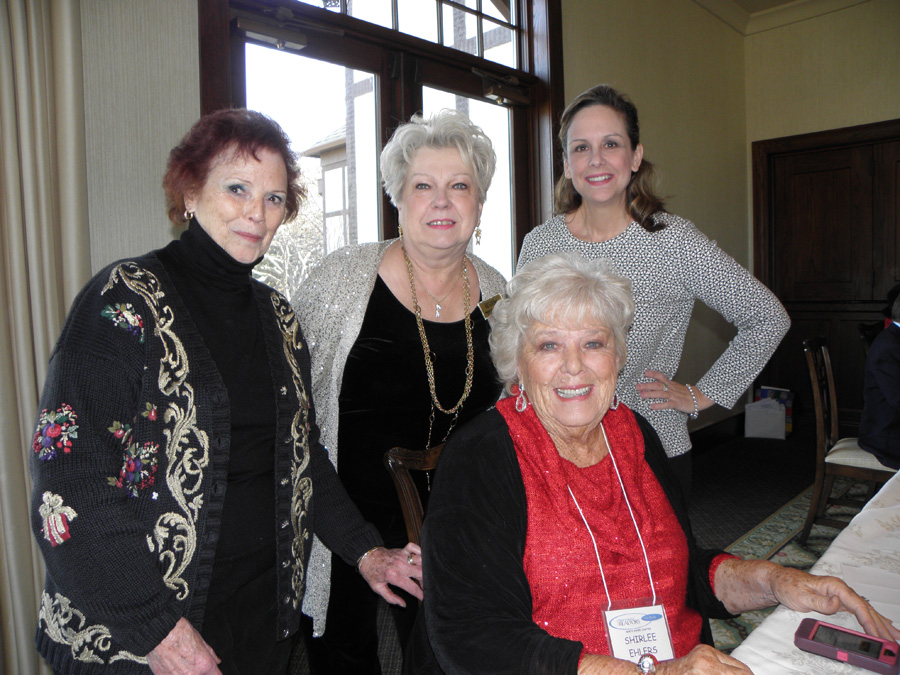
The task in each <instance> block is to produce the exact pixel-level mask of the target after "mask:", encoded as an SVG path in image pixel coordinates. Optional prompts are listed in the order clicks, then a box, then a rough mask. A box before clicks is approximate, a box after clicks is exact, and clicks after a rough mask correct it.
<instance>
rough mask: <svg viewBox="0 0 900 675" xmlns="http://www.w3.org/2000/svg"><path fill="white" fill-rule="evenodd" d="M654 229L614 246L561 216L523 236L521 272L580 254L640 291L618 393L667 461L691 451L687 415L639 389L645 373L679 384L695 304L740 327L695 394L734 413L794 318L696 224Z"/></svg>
mask: <svg viewBox="0 0 900 675" xmlns="http://www.w3.org/2000/svg"><path fill="white" fill-rule="evenodd" d="M653 218H654V220H655V221H657V222H663V223H665V224H666V227H664V228H663V229H662V230H659V231H657V232H648V231H647V230H645V229H644V228H643V227H641V226H640V225H638V224H637V223H635V222H632V223H631V225H629V226H628V229H626V230H625V231H624V232H623V233H622V234H620V235H618V236H616V237H613V238H612V239H610V240H608V241H601V242H588V241H582V240H581V239H577V238H576V237H574V236H572V234H571V233H570V232H569V230H568V228H567V227H566V224H565V218H564V217H563V216H561V215H560V216H554V217H553V218H551V219H550V220H548V221H547V222H546V223H544V224H543V225H541V226H540V227H537V228H535V229H534V230H533V231H532V232H530V233H529V234H528V235H526V237H525V241H524V243H523V245H522V252H521V253H520V254H519V262H518V267H517V269H522V267H523V266H524V265H526V264H528V263H529V262H530V261H532V260H534V259H535V258H539V257H541V256H544V255H547V254H548V253H557V252H560V251H579V252H581V254H582V255H584V256H585V257H587V258H592V259H593V258H608V259H609V260H610V261H611V262H612V263H613V264H614V265H615V266H616V268H617V269H618V270H619V273H620V274H621V275H622V276H624V277H627V278H628V279H630V280H631V283H632V285H633V290H634V302H635V316H634V324H633V325H632V328H631V331H630V332H629V334H628V358H627V360H626V363H625V368H624V370H623V371H622V373H620V374H619V382H618V386H617V388H616V391H617V393H618V395H619V398H620V399H621V400H622V401H624V402H625V404H626V405H628V407H630V408H631V409H632V410H635V411H637V412H639V413H640V414H641V415H643V416H644V417H646V418H647V419H648V420H649V421H650V423H651V424H652V425H653V428H654V429H656V432H657V433H658V434H659V436H660V438H661V439H662V442H663V446H664V447H665V449H666V453H667V454H668V455H669V457H675V456H677V455H681V454H683V453H685V452H687V451H688V450H690V449H691V443H690V439H689V437H688V432H687V419H688V416H687V414H686V413H683V412H680V411H677V410H651V409H650V405H649V404H650V402H651V400H647V401H644V399H642V398H641V397H640V395H639V394H638V392H637V389H636V388H635V384H637V383H638V382H650V381H651V380H649V379H648V378H646V377H644V374H643V373H644V371H645V370H658V371H661V372H663V373H665V374H666V375H667V376H668V377H670V378H671V377H674V376H675V373H676V371H677V370H678V364H679V362H680V360H681V351H682V348H683V346H684V338H685V335H686V333H687V328H688V323H689V322H690V319H691V312H692V310H693V307H694V300H695V299H699V300H701V301H703V302H704V303H705V304H706V305H708V306H709V307H710V308H712V309H714V310H716V311H717V312H718V313H719V314H721V315H722V316H723V317H724V318H725V319H727V320H728V321H729V322H731V323H732V324H734V325H735V326H736V327H737V335H736V336H735V338H734V339H733V340H732V341H731V344H730V345H729V346H728V349H726V350H725V352H724V353H723V354H722V355H721V356H720V357H719V359H718V360H717V361H716V362H715V363H714V364H713V366H712V367H711V368H710V369H709V371H708V372H707V373H706V375H704V376H703V377H702V378H701V379H700V381H699V382H697V386H698V387H699V388H700V390H701V391H702V392H703V393H704V394H706V395H707V396H708V397H709V398H711V399H712V400H713V401H715V402H716V403H718V404H719V405H721V406H723V407H726V408H731V407H732V406H733V405H734V404H735V403H736V402H737V400H738V399H739V398H740V396H741V395H742V394H743V393H744V392H745V391H746V390H747V387H749V386H750V385H751V384H752V382H753V380H754V379H755V378H756V376H757V375H758V374H759V372H760V371H761V370H762V368H763V366H765V365H766V362H767V361H768V360H769V358H770V357H771V356H772V354H773V352H774V351H775V348H776V347H778V344H779V343H780V342H781V338H783V337H784V334H785V333H787V330H788V328H789V327H790V323H791V322H790V318H789V317H788V315H787V312H786V311H785V310H784V307H782V305H781V303H780V302H779V301H778V299H777V298H776V297H775V296H774V295H773V293H772V292H771V291H770V290H769V289H768V288H766V287H765V286H764V285H763V284H762V283H760V282H759V280H757V279H756V278H755V277H754V276H753V275H752V274H750V272H748V271H747V270H746V269H744V268H743V267H742V266H741V265H739V264H738V263H737V262H736V261H735V260H734V259H733V258H732V257H731V256H729V255H728V254H727V253H725V252H724V251H723V250H722V249H720V248H719V247H718V246H717V245H716V243H715V242H714V241H712V240H710V239H709V238H707V237H706V235H704V234H703V233H702V232H700V230H698V229H697V228H696V227H695V226H694V224H693V223H691V222H690V221H689V220H685V219H684V218H680V217H679V216H676V215H672V214H669V213H659V214H656V215H655V216H654V217H653Z"/></svg>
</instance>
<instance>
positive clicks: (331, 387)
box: [293, 110, 505, 675]
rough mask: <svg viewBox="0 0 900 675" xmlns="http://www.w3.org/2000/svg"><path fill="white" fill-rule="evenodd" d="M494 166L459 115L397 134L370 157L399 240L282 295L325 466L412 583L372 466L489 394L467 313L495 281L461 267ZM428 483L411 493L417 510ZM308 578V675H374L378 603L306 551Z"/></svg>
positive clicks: (380, 478)
mask: <svg viewBox="0 0 900 675" xmlns="http://www.w3.org/2000/svg"><path fill="white" fill-rule="evenodd" d="M495 163H496V157H495V154H494V150H493V147H492V146H491V141H490V139H489V138H488V137H487V136H485V135H484V132H483V131H482V130H481V129H480V128H479V127H478V126H477V125H475V124H473V123H472V122H471V120H469V118H468V117H466V116H465V115H464V114H462V113H459V112H456V111H452V110H444V111H442V112H441V113H439V114H437V115H434V116H433V117H429V118H423V117H421V116H418V115H416V116H414V117H413V118H412V119H411V120H410V121H409V122H408V123H406V124H402V125H400V127H398V128H397V130H396V131H395V132H394V135H393V137H392V138H391V140H390V141H389V142H388V144H387V145H386V146H385V148H384V151H383V152H382V153H381V171H382V178H383V181H384V189H385V191H386V192H387V194H388V195H389V196H390V198H391V201H392V202H393V203H394V205H395V206H396V207H397V212H398V218H399V224H400V237H399V238H398V239H391V240H388V241H383V242H378V243H372V244H361V245H359V246H351V247H347V248H344V249H341V250H339V251H336V252H335V253H333V254H331V255H329V256H327V257H326V258H325V260H324V261H323V262H322V263H321V265H320V266H319V267H318V268H316V269H315V270H313V272H312V273H311V274H310V276H309V278H308V279H307V280H306V281H305V282H304V283H303V284H302V286H301V287H300V289H299V291H298V292H297V293H295V294H294V295H293V297H294V298H295V300H294V302H295V307H296V308H297V312H298V314H299V315H300V317H301V319H302V321H303V326H304V330H305V331H306V334H307V336H308V337H309V342H310V348H311V350H312V359H313V396H314V399H315V401H316V407H317V410H318V411H319V418H318V419H319V423H320V425H321V427H322V434H323V440H324V443H325V445H326V446H327V447H328V450H329V456H330V457H331V461H332V462H333V463H334V464H335V465H336V466H337V468H338V473H339V475H340V477H341V480H342V481H343V483H344V485H345V486H346V488H347V491H348V492H349V493H350V497H351V498H352V499H353V501H354V502H356V504H357V506H358V507H359V509H360V511H362V512H363V513H364V514H365V515H366V517H367V518H368V519H370V522H373V523H374V524H375V526H376V527H377V528H378V530H379V532H380V533H381V535H382V536H383V537H384V538H385V539H386V540H387V541H391V542H396V544H397V546H405V547H406V551H407V554H406V555H407V557H406V558H405V560H406V562H408V563H409V564H408V565H407V567H408V569H409V571H410V573H411V574H420V573H421V567H420V564H421V557H420V551H419V547H418V546H417V545H416V544H413V543H408V540H407V534H406V527H405V525H404V521H403V514H402V511H401V508H400V501H399V499H398V497H397V493H396V490H395V488H394V484H393V481H392V479H391V477H390V474H389V473H388V471H387V469H385V468H384V465H383V458H384V454H385V452H386V451H388V450H390V449H391V448H393V447H397V446H400V447H403V448H408V449H413V450H422V451H424V450H426V449H428V448H430V447H432V446H435V445H439V444H441V443H443V442H444V441H445V440H446V439H447V437H448V435H449V434H450V432H451V431H452V430H453V429H454V428H455V427H456V426H457V425H458V424H461V423H462V422H465V421H466V420H468V419H471V418H472V417H474V416H475V415H477V414H478V413H480V412H481V411H483V410H485V409H486V408H487V407H488V406H490V405H493V403H494V402H495V401H496V400H497V397H498V396H499V394H500V386H499V384H498V382H497V375H496V372H495V370H494V366H493V364H492V363H491V357H490V349H489V347H488V333H489V328H488V323H487V319H486V316H485V314H484V313H482V312H481V311H480V310H479V308H478V304H479V302H480V301H481V300H482V299H487V298H491V297H492V296H495V295H497V294H499V293H501V292H502V291H503V289H504V287H505V280H504V279H503V277H502V276H501V275H500V273H499V272H497V270H495V269H493V268H492V267H490V266H489V265H487V264H486V263H484V262H483V261H482V260H480V259H479V258H477V257H475V256H474V255H468V254H467V253H466V250H467V248H468V246H469V244H470V242H471V239H472V235H473V233H474V234H475V237H476V238H477V237H479V236H480V234H479V232H480V218H481V210H482V205H483V204H484V200H485V198H486V195H487V191H488V187H490V184H491V178H492V176H493V173H494V165H495ZM416 473H421V472H416ZM429 480H430V478H429V477H427V476H423V477H422V479H421V481H419V485H418V487H419V492H420V496H421V499H422V503H423V504H425V503H427V498H428V481H429ZM329 564H330V572H329ZM310 569H311V572H310V589H311V590H312V591H313V592H312V593H307V605H305V611H306V612H307V614H309V615H310V616H312V617H314V627H313V630H314V632H315V634H317V635H318V634H322V633H323V631H324V635H322V637H321V638H319V639H315V640H312V641H311V642H310V645H309V646H310V656H311V659H310V660H311V665H312V671H313V673H326V674H328V675H335V674H339V673H351V674H352V675H365V674H368V673H372V674H375V675H377V673H380V672H381V670H380V666H379V663H378V655H377V646H378V639H377V638H378V635H377V631H376V614H377V596H375V594H374V593H372V592H371V591H370V590H369V589H368V587H367V586H366V585H365V584H360V583H359V582H360V581H361V578H360V576H359V575H358V574H357V573H356V570H355V569H354V567H353V566H352V565H347V564H345V563H344V562H343V561H342V560H341V559H340V558H338V557H337V556H331V555H330V554H328V552H327V551H325V549H324V548H322V547H321V546H320V544H319V543H318V542H317V543H316V544H315V546H314V550H313V564H312V565H311V568H310ZM329 581H330V590H329ZM329 595H330V598H329ZM403 598H404V600H402V601H401V602H404V603H405V604H406V608H405V609H396V610H395V611H394V612H393V617H394V620H395V621H394V623H395V626H396V627H397V631H398V634H399V636H400V640H401V642H405V641H406V638H407V637H408V635H409V631H410V629H411V626H412V621H413V619H414V617H415V613H416V609H417V606H418V605H417V603H416V602H415V601H414V599H413V598H412V595H410V594H404V595H403ZM398 600H399V597H398ZM326 607H327V614H326V612H325V608H326ZM326 616H327V621H326V620H325V618H326ZM326 626H327V628H326Z"/></svg>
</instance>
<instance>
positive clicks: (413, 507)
mask: <svg viewBox="0 0 900 675" xmlns="http://www.w3.org/2000/svg"><path fill="white" fill-rule="evenodd" d="M443 449H444V446H443V444H441V445H436V446H434V447H433V448H429V449H428V450H425V451H424V452H423V451H421V450H407V449H406V448H391V449H390V450H388V451H387V452H386V453H384V465H385V466H386V467H387V468H388V471H390V472H391V478H393V479H394V486H395V487H396V488H397V496H398V497H399V498H400V507H401V508H402V509H403V520H404V522H405V523H406V534H407V536H408V537H409V540H410V541H411V542H413V543H415V544H421V543H422V541H421V540H422V517H423V515H424V509H423V508H422V500H421V499H419V491H418V490H417V489H416V485H415V483H414V482H413V479H412V475H411V474H410V473H409V472H410V471H411V470H413V471H432V470H434V468H435V467H436V466H437V463H438V459H439V458H440V456H441V450H443Z"/></svg>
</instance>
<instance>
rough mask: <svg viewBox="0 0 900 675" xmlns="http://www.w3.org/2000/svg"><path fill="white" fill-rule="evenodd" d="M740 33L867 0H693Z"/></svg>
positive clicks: (835, 10) (763, 28)
mask: <svg viewBox="0 0 900 675" xmlns="http://www.w3.org/2000/svg"><path fill="white" fill-rule="evenodd" d="M694 2H696V3H697V4H698V5H701V6H702V7H704V8H705V9H706V10H707V11H709V12H710V13H712V14H714V15H715V16H717V17H718V18H719V19H721V20H722V21H724V22H725V23H727V24H728V25H730V26H731V27H732V28H734V29H735V30H737V31H738V32H740V33H741V34H743V35H750V34H752V33H759V32H761V31H764V30H771V29H772V28H778V27H780V26H786V25H788V24H791V23H796V22H798V21H805V20H807V19H812V18H814V17H817V16H821V15H823V14H830V13H831V12H837V11H840V10H842V9H846V8H847V7H851V6H853V5H858V4H861V3H863V2H869V0H694Z"/></svg>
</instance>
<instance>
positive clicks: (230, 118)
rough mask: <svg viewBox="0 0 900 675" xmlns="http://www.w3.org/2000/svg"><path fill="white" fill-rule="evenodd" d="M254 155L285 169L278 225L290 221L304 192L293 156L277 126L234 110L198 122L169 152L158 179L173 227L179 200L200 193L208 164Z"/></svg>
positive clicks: (179, 219) (180, 211)
mask: <svg viewBox="0 0 900 675" xmlns="http://www.w3.org/2000/svg"><path fill="white" fill-rule="evenodd" d="M260 150H271V151H272V152H276V153H278V154H279V155H281V158H282V159H283V160H284V166H285V169H286V170H287V196H286V198H285V214H284V220H285V221H289V220H292V219H293V218H294V217H295V216H296V215H297V212H298V211H299V210H300V203H301V202H302V200H303V198H304V197H305V196H306V190H305V189H304V188H303V186H302V185H300V182H299V180H298V179H299V178H300V168H299V166H298V165H297V155H296V154H295V153H294V151H293V150H291V141H290V139H289V138H288V137H287V135H286V134H285V133H284V131H283V130H282V128H281V127H280V126H278V123H277V122H275V121H274V120H272V119H271V118H269V117H267V116H266V115H263V114H262V113H260V112H256V111H255V110H245V109H243V108H234V109H227V110H219V111H217V112H214V113H210V114H209V115H205V116H204V117H201V118H200V119H199V120H197V121H196V122H195V123H194V126H192V127H191V130H190V131H188V132H187V134H185V136H184V138H182V139H181V142H180V143H179V144H178V145H176V146H175V147H174V148H172V151H171V152H170V153H169V161H168V164H167V165H166V175H165V176H164V177H163V183H162V184H163V190H164V191H165V193H166V209H167V212H168V215H169V220H171V221H172V222H173V223H175V224H176V225H181V224H182V223H184V212H185V205H184V195H185V194H186V193H189V192H197V191H199V190H200V189H202V188H203V185H204V184H205V183H206V179H207V178H208V177H209V171H210V168H211V167H212V164H213V161H214V160H215V159H216V158H217V157H218V156H219V155H221V154H222V153H224V152H229V151H230V152H233V153H234V155H236V156H245V157H248V156H249V157H253V159H257V160H258V159H259V157H258V156H257V153H258V152H259V151H260Z"/></svg>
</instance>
